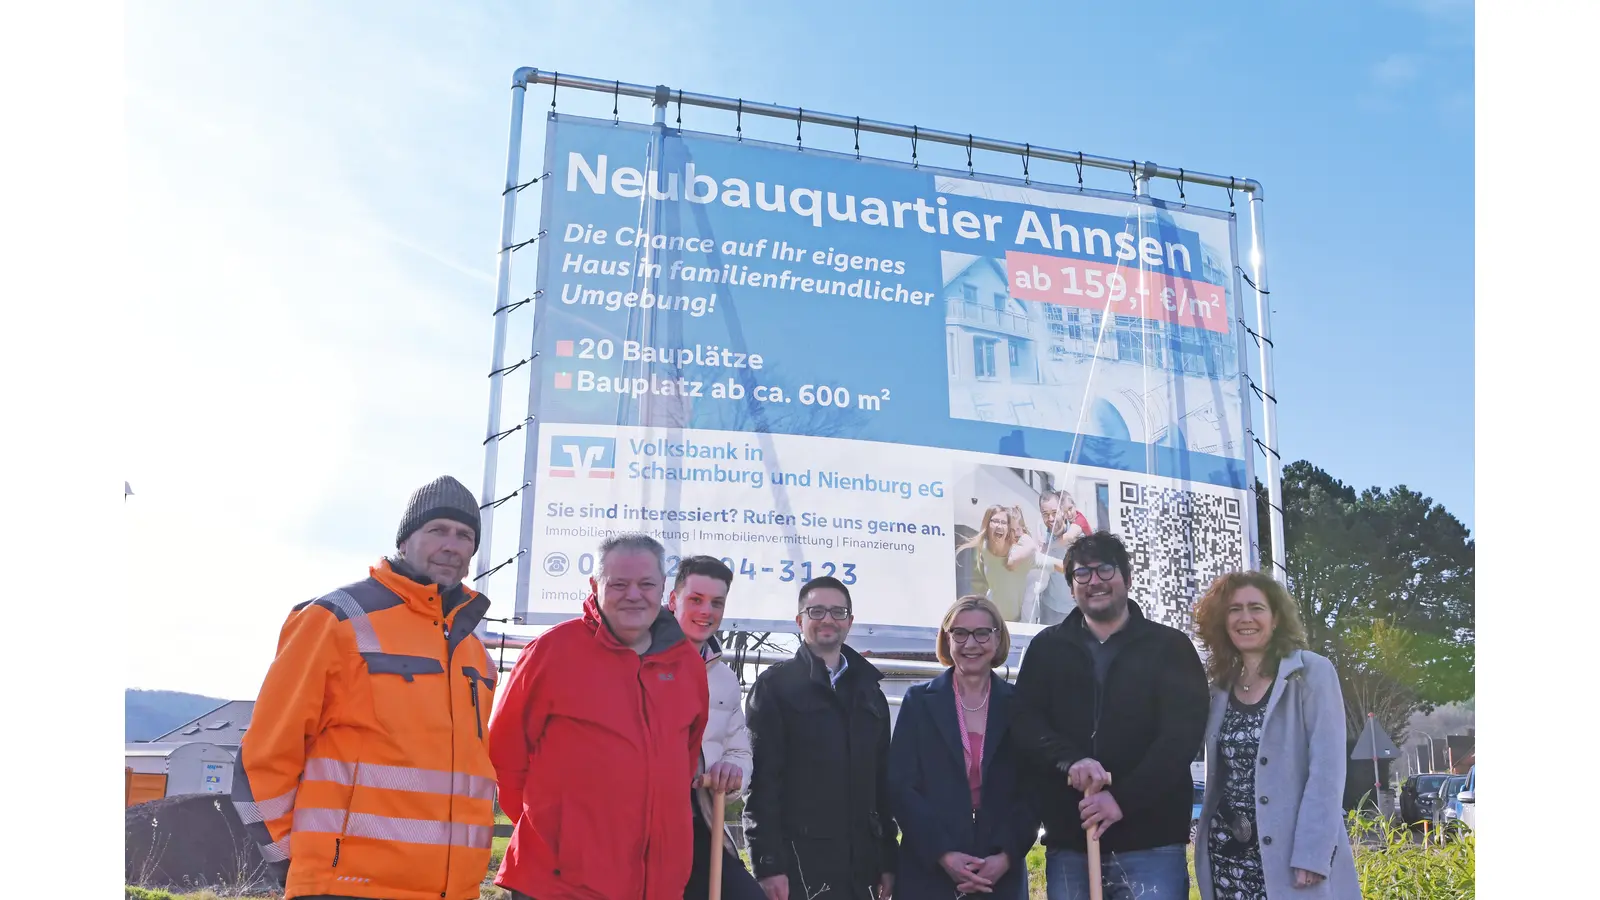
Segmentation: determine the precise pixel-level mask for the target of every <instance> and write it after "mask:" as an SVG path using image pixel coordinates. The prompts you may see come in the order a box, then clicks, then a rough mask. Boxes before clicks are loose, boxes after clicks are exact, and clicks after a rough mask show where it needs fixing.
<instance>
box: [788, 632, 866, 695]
mask: <svg viewBox="0 0 1600 900" xmlns="http://www.w3.org/2000/svg"><path fill="white" fill-rule="evenodd" d="M839 652H840V653H841V654H843V657H844V661H845V663H846V664H847V665H846V668H845V674H844V675H843V676H841V678H840V683H841V684H843V683H846V682H845V679H854V681H853V682H851V683H854V684H858V685H876V684H877V683H878V682H879V681H881V680H883V673H882V672H879V671H878V669H877V667H876V666H874V665H873V664H872V663H869V662H867V659H866V657H864V656H862V655H861V654H859V653H857V652H856V651H855V650H854V649H852V648H851V646H850V645H849V644H844V645H842V646H841V647H840V648H839ZM794 658H795V659H797V660H799V661H801V662H802V663H804V664H805V671H806V677H807V678H808V679H809V680H811V681H813V682H815V683H817V684H820V685H822V686H823V687H825V688H827V689H828V690H830V691H831V690H833V681H832V679H830V678H829V673H828V667H827V666H825V665H823V663H822V660H820V659H818V658H817V657H815V656H813V655H812V653H811V648H810V647H808V646H806V642H805V641H801V642H800V649H798V650H796V651H795V652H794ZM863 678H864V679H866V681H862V680H861V679H863Z"/></svg>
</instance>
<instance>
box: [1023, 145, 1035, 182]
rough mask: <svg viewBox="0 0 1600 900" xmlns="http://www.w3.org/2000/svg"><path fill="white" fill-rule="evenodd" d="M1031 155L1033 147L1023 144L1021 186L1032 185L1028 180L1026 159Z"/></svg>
mask: <svg viewBox="0 0 1600 900" xmlns="http://www.w3.org/2000/svg"><path fill="white" fill-rule="evenodd" d="M1032 154H1033V145H1032V144H1023V145H1022V183H1023V184H1032V183H1033V182H1031V181H1029V180H1028V157H1029V156H1031V155H1032Z"/></svg>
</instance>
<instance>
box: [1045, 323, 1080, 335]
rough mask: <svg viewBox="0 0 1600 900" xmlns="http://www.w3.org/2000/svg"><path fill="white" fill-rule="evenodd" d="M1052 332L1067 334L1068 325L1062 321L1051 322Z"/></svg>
mask: <svg viewBox="0 0 1600 900" xmlns="http://www.w3.org/2000/svg"><path fill="white" fill-rule="evenodd" d="M1074 327H1076V326H1074ZM1050 333H1051V334H1059V335H1065V334H1066V333H1067V326H1065V325H1063V324H1061V323H1060V322H1051V323H1050Z"/></svg>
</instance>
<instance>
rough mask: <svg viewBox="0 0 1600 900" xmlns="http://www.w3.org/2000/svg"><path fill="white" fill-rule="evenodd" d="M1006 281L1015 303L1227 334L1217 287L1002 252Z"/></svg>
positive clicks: (1086, 262)
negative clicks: (1090, 311)
mask: <svg viewBox="0 0 1600 900" xmlns="http://www.w3.org/2000/svg"><path fill="white" fill-rule="evenodd" d="M1006 277H1007V278H1008V280H1009V281H1010V283H1011V296H1013V297H1016V298H1017V299H1018V300H1034V301H1037V302H1040V303H1056V304H1059V305H1061V306H1075V307H1079V308H1081V309H1093V310H1102V311H1104V312H1107V313H1110V314H1112V315H1119V316H1138V317H1139V318H1142V319H1152V320H1155V321H1159V322H1171V323H1173V324H1176V325H1187V326H1189V327H1193V328H1204V329H1206V330H1208V331H1216V332H1221V333H1223V334H1226V333H1227V331H1228V305H1227V303H1226V302H1224V295H1225V289H1224V288H1222V287H1221V286H1219V285H1214V284H1209V283H1207V282H1204V281H1196V280H1194V279H1191V278H1183V277H1181V276H1177V275H1170V274H1168V273H1165V272H1156V271H1152V270H1149V269H1138V268H1130V267H1127V266H1116V265H1110V264H1107V263H1101V262H1093V261H1090V260H1085V259H1072V258H1069V257H1064V256H1045V255H1042V254H1039V253H1022V252H1018V251H1015V250H1012V251H1007V253H1006Z"/></svg>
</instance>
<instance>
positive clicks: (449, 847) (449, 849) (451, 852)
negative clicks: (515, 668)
mask: <svg viewBox="0 0 1600 900" xmlns="http://www.w3.org/2000/svg"><path fill="white" fill-rule="evenodd" d="M439 605H440V610H439V611H440V614H441V615H440V617H441V618H444V615H443V614H444V609H443V606H444V598H443V597H440V598H439ZM460 611H461V606H459V605H458V606H457V607H456V608H455V609H453V610H451V618H445V619H444V628H443V634H444V670H445V671H446V672H449V671H450V661H451V658H452V657H453V656H454V654H453V653H451V651H450V623H451V622H453V621H454V614H455V613H458V612H460ZM445 683H446V684H447V685H448V684H449V682H448V681H447V682H445ZM477 686H478V685H477V683H476V682H474V683H473V685H472V687H473V688H474V690H473V694H472V703H473V711H472V717H473V718H474V719H476V718H477V717H478V711H477V703H478V694H477V690H476V688H477ZM447 693H448V694H449V695H450V771H451V772H454V771H456V692H455V691H448V692H447ZM480 727H481V726H480ZM452 780H453V779H452ZM455 823H456V795H455V794H454V793H453V792H452V793H451V794H450V829H449V831H450V833H447V834H446V835H445V840H446V843H445V845H444V889H443V890H441V891H439V896H440V897H444V896H445V895H446V894H448V893H449V891H450V862H451V860H452V859H453V858H454V857H455V845H454V844H453V843H450V842H449V839H450V837H452V836H453V833H454V831H455Z"/></svg>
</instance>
